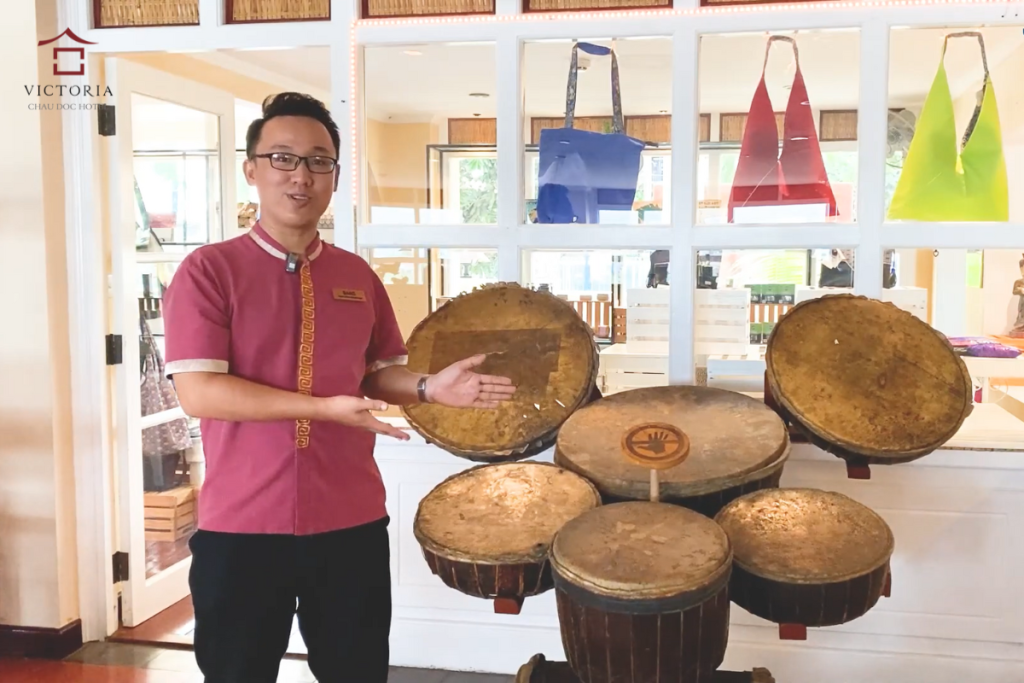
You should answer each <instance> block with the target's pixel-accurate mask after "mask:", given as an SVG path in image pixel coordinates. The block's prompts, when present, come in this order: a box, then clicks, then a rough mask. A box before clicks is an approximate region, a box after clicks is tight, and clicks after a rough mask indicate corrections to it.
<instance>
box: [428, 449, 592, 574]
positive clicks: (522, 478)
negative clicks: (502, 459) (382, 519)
mask: <svg viewBox="0 0 1024 683" xmlns="http://www.w3.org/2000/svg"><path fill="white" fill-rule="evenodd" d="M600 504H601V496H600V494H598V492H597V489H595V488H594V486H593V485H592V484H591V483H590V482H589V481H587V480H586V479H584V478H583V477H580V476H578V475H576V474H573V473H572V472H569V471H568V470H564V469H562V468H560V467H558V466H556V465H552V464H550V463H543V462H510V463H499V464H494V465H480V466H477V467H473V468H471V469H469V470H466V471H464V472H460V473H458V474H456V475H454V476H451V477H449V478H448V479H445V480H444V481H443V482H441V483H440V484H438V485H437V486H436V487H434V489H433V490H432V491H431V492H430V493H428V494H427V495H426V496H425V497H424V498H423V500H422V501H420V505H419V508H418V510H417V512H416V519H415V520H414V522H413V533H414V534H415V536H416V540H417V541H419V542H420V544H421V545H422V546H423V547H424V548H427V549H428V550H430V551H431V552H433V553H435V554H437V555H440V556H442V557H445V558H447V559H450V560H456V561H463V562H474V563H478V564H515V563H525V562H543V561H545V560H546V559H547V554H548V550H549V549H550V547H551V540H552V539H553V538H554V536H555V532H557V531H558V530H559V529H560V528H561V527H562V525H564V524H565V523H566V522H568V521H569V520H570V519H573V518H574V517H576V516H578V515H579V514H581V513H583V512H586V511H587V510H590V509H592V508H595V507H597V506H598V505H600Z"/></svg>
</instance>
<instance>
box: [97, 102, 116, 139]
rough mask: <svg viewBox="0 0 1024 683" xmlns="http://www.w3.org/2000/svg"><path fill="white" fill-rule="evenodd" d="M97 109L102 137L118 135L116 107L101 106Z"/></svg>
mask: <svg viewBox="0 0 1024 683" xmlns="http://www.w3.org/2000/svg"><path fill="white" fill-rule="evenodd" d="M96 109H97V114H98V116H97V120H98V121H99V128H100V135H102V136H103V137H105V138H109V137H113V136H115V135H117V118H116V117H115V116H114V105H112V104H101V105H98V106H97V108H96Z"/></svg>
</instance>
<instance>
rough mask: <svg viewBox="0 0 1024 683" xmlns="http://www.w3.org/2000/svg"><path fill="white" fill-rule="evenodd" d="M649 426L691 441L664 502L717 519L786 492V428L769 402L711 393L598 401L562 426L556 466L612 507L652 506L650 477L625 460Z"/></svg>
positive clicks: (665, 476) (669, 391) (642, 394)
mask: <svg viewBox="0 0 1024 683" xmlns="http://www.w3.org/2000/svg"><path fill="white" fill-rule="evenodd" d="M647 422H650V423H660V424H662V425H663V427H667V429H668V430H673V429H677V430H678V431H679V432H681V433H682V434H683V435H685V438H686V439H687V440H688V442H689V444H688V445H689V457H688V458H686V459H685V460H684V461H683V462H682V463H680V464H678V465H676V466H674V467H671V468H669V469H665V470H661V471H660V472H659V473H658V474H659V500H660V501H662V502H666V503H674V504H679V505H683V506H685V507H688V508H691V509H693V510H697V511H698V512H701V513H703V514H705V515H708V516H714V515H715V513H717V512H718V510H720V509H721V507H722V506H723V505H725V504H726V503H728V502H729V501H731V500H733V499H734V498H736V497H738V496H740V495H742V494H744V493H748V492H750V491H755V490H758V489H762V488H768V487H775V486H778V485H779V479H780V477H781V476H782V469H783V466H784V465H785V463H786V460H787V459H788V457H789V452H790V443H789V432H788V431H787V429H786V425H785V423H784V422H783V421H782V419H781V418H780V417H779V416H778V414H777V413H775V411H773V410H771V409H770V408H768V407H767V406H766V405H765V404H764V403H763V402H762V401H758V400H757V399H754V398H751V397H749V396H746V395H744V394H739V393H736V392H733V391H726V390H724V389H714V388H709V387H691V386H664V387H650V388H644V389H632V390H629V391H623V392H621V393H617V394H612V395H610V396H606V397H604V398H602V399H600V400H598V401H594V402H593V403H591V404H589V405H587V406H585V407H583V408H581V409H580V410H578V411H576V412H575V413H574V414H573V415H572V416H570V417H569V419H568V420H566V422H565V424H564V425H562V428H561V430H560V431H559V434H558V439H557V442H556V445H555V462H556V463H557V464H558V465H560V466H562V467H565V468H566V469H569V470H572V471H573V472H576V473H578V474H580V475H582V476H584V477H586V478H587V479H589V480H590V481H592V482H593V483H594V485H595V486H597V488H598V490H599V491H600V492H601V495H602V497H603V499H604V501H605V502H606V503H610V502H618V501H626V500H648V499H649V495H648V494H649V490H650V482H649V475H650V472H649V470H648V469H647V468H646V467H643V466H641V465H639V464H637V463H636V462H632V461H630V460H629V459H625V458H623V457H622V448H623V443H622V441H623V438H625V437H624V435H625V434H627V433H628V432H629V430H630V428H631V427H632V426H633V425H639V424H643V423H647ZM655 431H658V430H655ZM661 431H666V429H664V428H663V429H662V430H661Z"/></svg>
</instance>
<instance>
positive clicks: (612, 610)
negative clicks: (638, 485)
mask: <svg viewBox="0 0 1024 683" xmlns="http://www.w3.org/2000/svg"><path fill="white" fill-rule="evenodd" d="M731 567H732V550H731V548H730V545H729V537H728V536H726V534H725V532H724V531H722V529H721V527H719V526H718V525H717V524H715V522H714V521H713V520H711V519H709V518H707V517H705V516H703V515H701V514H699V513H696V512H694V511H692V510H687V509H686V508H683V507H680V506H678V505H668V504H665V503H652V502H640V501H636V502H626V503H614V504H612V505H605V506H602V507H598V508H595V509H593V510H590V511H589V512H585V513H583V514H582V515H580V516H579V517H577V518H576V519H573V520H572V521H570V522H568V523H567V524H566V525H565V526H564V527H562V529H561V530H560V531H559V532H558V533H557V534H555V540H554V542H553V544H552V547H551V569H552V574H553V575H554V579H555V599H556V602H557V604H558V620H559V624H560V627H561V633H562V646H563V647H564V649H565V653H566V655H567V656H568V659H569V665H570V666H571V667H572V670H573V671H574V672H575V674H576V676H577V677H578V678H579V679H580V681H582V683H620V682H621V681H638V682H639V681H653V680H664V681H676V682H679V683H696V682H698V681H700V682H704V681H707V680H708V679H709V677H710V676H711V674H712V673H713V672H714V671H715V670H716V669H717V668H718V667H719V666H720V665H721V664H722V660H723V659H724V658H725V647H726V643H727V641H728V637H729V588H728V586H729V574H730V570H731Z"/></svg>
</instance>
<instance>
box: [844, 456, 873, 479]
mask: <svg viewBox="0 0 1024 683" xmlns="http://www.w3.org/2000/svg"><path fill="white" fill-rule="evenodd" d="M846 478H847V479H870V478H871V466H870V465H868V464H867V463H866V462H863V461H860V460H847V461H846Z"/></svg>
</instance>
